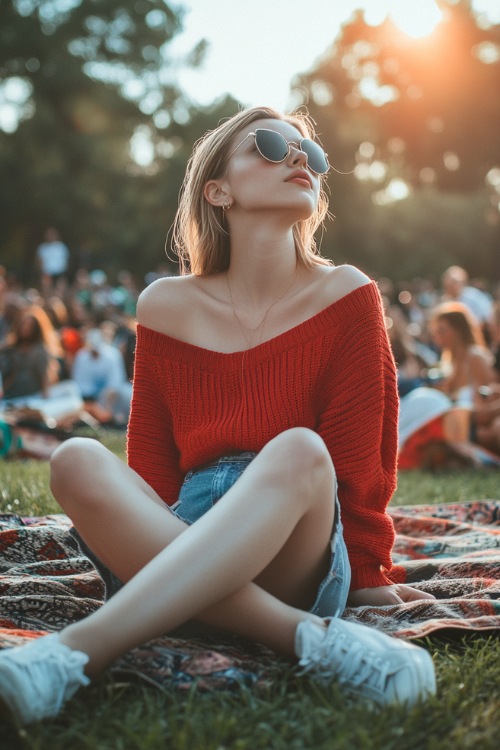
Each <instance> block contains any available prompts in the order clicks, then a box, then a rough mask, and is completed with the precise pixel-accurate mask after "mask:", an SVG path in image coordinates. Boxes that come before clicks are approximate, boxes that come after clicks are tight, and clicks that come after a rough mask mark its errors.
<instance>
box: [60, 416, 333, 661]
mask: <svg viewBox="0 0 500 750" xmlns="http://www.w3.org/2000/svg"><path fill="white" fill-rule="evenodd" d="M335 481H336V480H335V472H334V468H333V465H332V462H331V459H330V456H329V454H328V451H327V450H326V447H325V445H324V443H323V441H322V440H321V438H319V436H318V435H316V434H315V433H314V432H312V431H310V430H307V429H305V428H294V429H291V430H288V431H286V432H284V433H282V434H281V435H278V436H277V437H276V438H274V439H273V440H271V441H270V442H269V443H268V444H267V445H266V446H265V447H264V449H263V450H262V451H261V452H260V453H259V455H258V456H257V457H256V458H255V459H254V461H252V463H251V464H250V465H249V466H248V468H247V469H246V470H245V472H244V474H243V475H242V476H241V477H240V479H239V480H238V481H237V482H236V484H235V485H234V486H233V487H232V488H231V489H230V490H229V492H228V493H227V494H226V495H225V496H224V497H223V498H222V499H221V500H220V501H219V502H218V503H217V505H216V506H215V507H214V508H212V509H211V510H210V511H209V512H208V513H206V514H205V515H204V516H203V517H202V518H201V519H199V520H198V521H197V522H196V523H195V524H193V526H190V527H187V526H186V525H185V524H184V523H183V522H182V521H180V520H179V519H178V518H176V517H175V516H174V515H173V514H172V513H171V512H170V511H169V510H168V508H166V506H165V505H164V503H163V502H162V501H161V499H160V498H159V497H158V496H157V495H156V494H155V493H154V491H153V490H152V489H151V488H150V487H149V486H148V485H147V484H146V483H145V482H144V481H143V480H142V479H141V478H140V477H139V476H138V475H137V474H136V473H135V472H133V471H132V470H131V469H130V468H129V467H127V466H125V465H124V464H123V463H122V462H121V461H119V459H117V458H116V457H115V456H113V455H112V454H111V453H109V452H108V451H106V449H104V448H103V447H102V446H101V445H99V444H98V443H95V442H94V441H91V440H84V439H76V440H72V441H68V442H67V443H65V444H63V446H61V447H60V448H59V449H58V450H57V451H56V453H55V454H54V456H53V460H52V482H51V486H52V491H53V493H54V496H55V497H56V499H57V500H58V501H59V503H60V504H61V505H62V507H63V508H64V510H65V511H66V512H67V514H68V515H69V516H70V517H71V518H72V520H73V522H74V523H75V526H76V527H77V529H78V530H79V532H80V534H81V535H82V537H83V538H84V539H85V541H86V542H87V544H89V546H90V547H91V548H92V549H93V550H94V551H95V552H96V554H97V555H98V556H99V557H100V558H101V559H102V560H103V562H105V563H106V564H107V565H108V566H109V567H110V568H111V569H112V570H113V572H114V573H115V574H116V575H117V576H118V577H119V578H120V579H121V580H123V581H126V582H128V583H127V585H126V586H124V588H123V589H121V590H120V591H119V592H118V593H117V594H116V595H115V596H114V597H113V598H112V599H111V600H110V601H108V602H107V603H106V604H104V605H103V606H102V607H101V608H100V609H99V610H97V612H95V613H94V614H93V615H91V616H90V617H88V618H86V619H85V620H82V621H80V622H78V623H75V624H73V625H70V626H68V627H67V628H65V629H64V630H63V631H62V632H61V634H60V639H61V641H62V642H63V643H65V644H66V645H68V646H70V647H72V648H74V649H77V650H79V651H83V652H85V653H87V654H88V655H89V657H90V661H89V665H88V668H87V671H88V673H89V674H90V675H92V674H96V673H97V672H99V671H100V670H102V669H103V668H105V667H106V666H107V665H108V664H109V663H111V662H112V661H113V660H114V659H115V658H117V656H119V655H120V654H122V653H124V652H125V651H128V650H129V649H130V648H132V647H134V646H136V645H138V644H140V643H142V642H144V641H146V640H149V639H150V638H154V637H158V636H160V635H162V634H164V633H167V632H169V631H170V630H172V629H173V628H175V627H177V626H178V625H180V624H182V623H183V622H186V621H187V620H189V619H191V618H193V617H195V618H197V619H200V620H203V621H204V622H207V623H209V624H212V625H215V626H217V627H221V628H225V629H228V630H231V631H233V632H236V633H238V634H240V635H243V636H246V637H249V638H252V639H254V640H257V641H260V642H262V643H265V644H266V645H268V646H270V647H271V648H273V649H274V650H277V651H281V652H283V653H285V654H289V655H293V654H294V639H295V632H296V629H297V626H298V624H299V623H300V622H301V621H303V620H304V619H306V618H311V617H312V615H310V614H308V613H307V611H306V610H307V608H308V606H310V605H311V604H312V600H313V598H314V594H315V591H316V589H317V586H318V584H319V582H320V581H321V579H322V578H323V576H324V575H325V573H326V570H327V566H328V561H329V543H330V537H331V531H332V525H333V521H334V513H335ZM316 619H317V621H318V624H320V625H322V621H321V620H320V619H319V618H316Z"/></svg>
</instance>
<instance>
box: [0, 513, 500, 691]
mask: <svg viewBox="0 0 500 750" xmlns="http://www.w3.org/2000/svg"><path fill="white" fill-rule="evenodd" d="M390 513H391V516H392V518H393V519H394V524H395V527H396V532H397V538H396V545H395V548H394V555H393V557H394V562H395V564H396V565H397V571H398V575H399V579H400V581H401V582H406V583H409V584H411V585H415V586H416V587H418V588H421V589H423V590H425V591H429V592H431V593H433V594H434V595H435V597H436V599H435V600H420V601H417V602H412V603H408V604H403V605H399V606H386V607H360V608H357V609H347V610H346V612H345V614H344V617H345V618H347V619H350V620H355V621H358V622H363V623H366V624H370V625H374V626H375V627H377V628H379V629H381V630H383V631H385V632H387V633H390V634H392V635H394V636H396V637H401V638H422V637H424V636H427V635H429V634H431V633H434V632H436V631H443V630H446V631H447V632H453V631H454V632H457V631H462V632H463V631H492V630H497V629H500V601H499V595H500V575H499V571H500V528H499V527H500V501H495V500H486V501H481V502H471V503H465V504H450V505H426V506H423V505H421V506H404V507H396V508H392V509H391V510H390ZM70 526H71V524H70V522H69V520H68V518H67V517H66V516H63V515H54V516H45V517H41V518H21V517H20V516H16V515H13V514H4V515H0V648H5V647H8V646H13V645H17V644H19V643H22V642H24V641H26V640H27V639H29V638H33V637H37V636H39V635H40V634H42V633H45V632H48V631H53V630H58V629H59V628H61V627H63V626H64V625H66V624H68V623H70V622H74V621H76V620H79V619H81V618H82V617H85V616H86V615H88V614H90V613H91V612H93V611H94V610H96V609H97V608H98V607H99V606H100V605H101V604H102V601H103V595H104V587H103V582H102V580H101V578H100V577H99V575H98V574H97V572H96V571H95V569H94V567H93V565H92V563H91V562H90V561H89V560H88V559H87V558H86V557H83V556H82V554H81V552H80V551H79V548H78V546H77V545H76V543H75V541H74V539H73V538H72V536H71V535H70V534H69V529H70ZM284 667H286V662H284V661H283V660H280V659H278V658H277V657H276V656H275V654H273V653H272V652H271V651H269V650H268V649H266V648H264V647H262V646H259V645H255V644H252V643H249V642H246V641H242V640H241V639H238V638H233V637H230V636H227V634H222V633H220V632H217V631H214V630H208V629H206V628H203V629H202V628H201V627H200V626H196V625H194V624H192V625H187V626H185V627H184V628H182V629H180V630H179V631H176V632H175V633H174V634H172V635H170V636H168V637H163V638H159V639H156V640H153V641H150V642H149V643H147V644H144V645H143V646H141V647H139V648H136V649H134V650H132V651H131V652H130V653H128V654H127V655H126V656H124V657H122V658H121V659H120V660H119V661H118V662H117V663H116V664H115V665H114V666H113V668H112V671H113V672H116V673H120V674H124V673H126V674H128V675H134V676H137V677H140V678H142V679H144V680H146V681H148V682H150V683H152V684H154V685H156V686H158V687H166V686H169V685H172V684H174V685H176V686H178V687H180V688H186V687H189V685H191V683H192V682H193V680H195V679H196V681H197V684H198V687H199V688H202V689H203V688H204V689H214V688H218V687H229V686H231V685H234V684H235V683H241V682H244V683H246V684H255V683H263V684H265V683H268V682H270V681H271V680H272V678H273V674H276V673H277V671H278V670H280V669H281V670H282V669H283V668H284Z"/></svg>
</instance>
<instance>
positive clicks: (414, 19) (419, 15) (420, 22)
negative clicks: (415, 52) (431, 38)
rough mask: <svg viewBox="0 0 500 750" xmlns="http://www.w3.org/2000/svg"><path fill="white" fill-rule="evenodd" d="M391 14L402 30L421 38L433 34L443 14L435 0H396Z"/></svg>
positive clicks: (392, 5)
mask: <svg viewBox="0 0 500 750" xmlns="http://www.w3.org/2000/svg"><path fill="white" fill-rule="evenodd" d="M390 16H391V18H392V20H393V21H394V23H395V24H396V25H397V26H398V27H399V28H400V29H401V31H404V33H405V34H408V36H411V37H413V38H415V39H420V38H422V37H425V36H428V35H429V34H432V32H433V31H434V29H435V28H436V26H437V25H438V23H439V22H440V21H441V19H442V17H443V14H442V12H441V10H440V9H439V7H438V5H437V4H436V2H435V0H419V1H418V2H415V0H394V1H393V2H392V3H391V9H390Z"/></svg>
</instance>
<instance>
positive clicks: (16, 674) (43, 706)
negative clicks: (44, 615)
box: [0, 633, 90, 724]
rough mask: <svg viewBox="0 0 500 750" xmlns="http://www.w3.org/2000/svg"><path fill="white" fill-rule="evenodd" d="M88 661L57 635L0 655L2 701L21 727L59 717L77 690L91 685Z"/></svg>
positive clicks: (4, 651) (0, 691)
mask: <svg viewBox="0 0 500 750" xmlns="http://www.w3.org/2000/svg"><path fill="white" fill-rule="evenodd" d="M88 660H89V657H88V656H87V654H84V653H82V652H81V651H74V650H73V649H71V648H68V647H67V646H65V645H64V644H62V643H61V642H60V641H59V637H58V636H57V635H56V634H55V633H53V634H51V635H47V636H43V637H41V638H37V639H36V640H33V641H32V642H31V643H28V644H27V645H25V646H18V647H16V648H9V649H5V650H3V651H0V701H3V703H4V704H5V705H6V706H7V708H8V709H9V710H10V711H11V713H12V714H13V716H14V717H15V719H16V720H17V721H18V722H19V723H21V724H30V723H31V722H34V721H39V720H40V719H44V718H48V717H54V716H57V714H58V713H59V712H60V711H61V709H62V707H63V705H64V703H65V702H66V701H67V700H68V699H69V698H71V697H72V696H73V695H74V694H75V693H76V691H77V690H78V688H79V687H81V686H82V685H88V684H89V682H90V680H89V678H88V677H87V676H86V675H85V674H84V671H83V668H84V666H85V664H86V663H87V662H88Z"/></svg>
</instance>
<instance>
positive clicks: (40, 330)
mask: <svg viewBox="0 0 500 750" xmlns="http://www.w3.org/2000/svg"><path fill="white" fill-rule="evenodd" d="M61 357H62V351H61V347H60V343H59V339H58V336H57V333H56V331H55V329H54V327H53V325H52V323H51V322H50V319H49V317H48V315H47V313H46V312H45V311H44V310H43V309H42V308H41V307H40V306H38V305H30V306H27V307H24V308H21V309H20V311H19V315H18V316H17V318H16V320H15V323H14V326H13V328H12V330H11V331H10V333H9V335H8V337H7V342H6V344H5V345H4V346H3V347H2V349H0V371H1V372H2V378H3V389H4V399H5V400H10V399H18V398H20V397H24V396H30V395H33V394H35V393H37V394H38V393H39V394H41V395H45V396H46V395H47V393H48V388H49V386H50V385H52V384H54V383H57V382H58V380H59V375H60V358H61Z"/></svg>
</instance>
